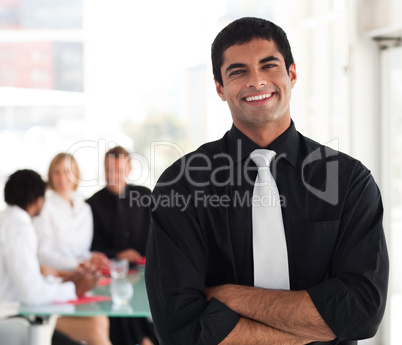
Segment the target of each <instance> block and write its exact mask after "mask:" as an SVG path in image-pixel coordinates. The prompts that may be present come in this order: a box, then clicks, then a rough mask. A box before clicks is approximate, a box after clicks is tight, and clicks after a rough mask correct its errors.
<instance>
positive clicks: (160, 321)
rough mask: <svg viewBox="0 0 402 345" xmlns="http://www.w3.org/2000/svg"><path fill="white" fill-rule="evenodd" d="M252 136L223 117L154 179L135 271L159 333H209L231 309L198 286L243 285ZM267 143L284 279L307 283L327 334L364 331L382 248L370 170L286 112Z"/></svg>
mask: <svg viewBox="0 0 402 345" xmlns="http://www.w3.org/2000/svg"><path fill="white" fill-rule="evenodd" d="M256 148H259V147H258V146H257V145H256V144H255V143H253V142H252V141H251V140H250V139H249V138H247V137H246V136H245V135H244V134H243V133H241V132H240V131H239V130H238V129H237V128H236V127H234V126H233V127H232V128H231V130H230V131H229V132H228V133H226V135H225V136H224V137H223V138H222V139H221V140H218V141H215V142H212V143H208V144H205V145H203V146H201V147H200V148H199V149H198V150H196V151H195V152H193V153H190V154H188V155H186V156H184V157H183V158H182V159H180V160H178V161H177V162H175V163H174V164H173V165H172V166H170V167H169V168H168V169H167V170H166V171H165V172H164V173H163V174H162V176H161V178H160V179H159V181H158V184H157V186H156V187H155V189H154V192H153V200H154V205H153V210H152V212H151V227H150V233H149V239H148V249H147V251H148V256H147V266H146V271H145V274H146V283H147V289H148V297H149V302H150V307H151V311H152V315H153V320H154V325H155V329H156V332H157V334H158V335H159V338H160V343H161V344H162V345H168V344H169V345H170V344H218V343H219V342H220V341H222V340H223V339H224V338H225V337H226V336H227V335H228V334H229V333H230V332H231V331H232V329H233V328H234V327H235V326H236V324H237V322H238V320H239V315H238V314H236V313H235V312H234V311H233V310H231V309H229V308H228V307H227V306H226V305H224V304H223V303H221V302H220V301H218V300H217V299H212V300H211V301H207V300H206V299H205V287H208V286H216V285H222V284H240V285H248V286H253V282H254V277H253V274H254V273H253V247H252V243H253V242H252V218H251V207H252V206H251V199H252V192H253V184H254V181H255V178H256V175H257V171H256V167H255V165H254V163H253V162H252V161H251V160H250V158H249V155H250V153H251V152H252V151H253V150H254V149H256ZM268 148H269V149H272V150H274V151H275V152H276V153H277V156H276V160H275V161H274V162H273V165H272V167H271V170H272V171H273V175H274V177H275V179H276V182H277V185H278V189H279V192H280V194H281V200H282V215H283V222H284V227H285V234H286V243H287V248H288V262H289V276H290V288H291V290H307V292H308V293H309V295H310V297H311V298H312V301H313V303H314V304H315V306H316V308H317V310H318V311H319V313H320V314H321V316H322V317H323V319H324V320H325V322H326V323H327V324H328V326H329V327H330V328H331V330H332V331H333V332H334V333H335V335H336V336H337V339H336V340H335V341H334V342H332V343H340V344H355V343H356V342H355V341H354V340H356V339H362V338H367V337H372V336H373V335H374V334H375V332H376V330H377V328H378V326H379V323H380V321H381V319H382V316H383V313H384V308H385V302H386V295H387V283H388V255H387V248H386V243H385V238H384V232H383V228H382V214H383V209H382V203H381V197H380V192H379V190H378V188H377V185H376V184H375V182H374V180H373V178H372V176H371V174H370V172H369V171H368V170H367V169H366V168H365V167H364V166H363V165H362V164H361V163H360V162H359V161H357V160H355V159H353V158H351V157H349V156H347V155H345V154H343V153H340V152H337V151H334V150H331V149H329V148H327V147H325V146H322V145H320V144H318V143H316V142H314V141H312V140H310V139H308V138H306V137H304V136H303V135H301V134H300V133H298V132H297V131H296V129H295V127H294V124H293V122H292V124H291V126H290V127H289V128H288V129H287V130H286V131H285V132H284V133H283V134H282V135H281V136H280V137H279V138H277V139H276V140H275V141H274V142H273V143H272V144H271V145H269V147H268ZM187 201H189V202H188V204H187ZM267 227H269V220H268V219H267ZM317 344H318V343H317ZM320 344H321V343H320ZM322 344H327V343H322Z"/></svg>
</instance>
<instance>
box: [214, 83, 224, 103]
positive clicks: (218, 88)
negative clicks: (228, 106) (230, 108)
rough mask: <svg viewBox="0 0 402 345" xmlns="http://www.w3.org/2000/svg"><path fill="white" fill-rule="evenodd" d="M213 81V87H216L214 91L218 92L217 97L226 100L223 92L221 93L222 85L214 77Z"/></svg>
mask: <svg viewBox="0 0 402 345" xmlns="http://www.w3.org/2000/svg"><path fill="white" fill-rule="evenodd" d="M214 82H215V87H216V92H217V93H218V95H219V97H220V98H221V100H222V101H224V102H225V101H226V97H225V94H224V93H223V86H222V85H221V84H219V83H218V82H217V81H216V79H215V78H214Z"/></svg>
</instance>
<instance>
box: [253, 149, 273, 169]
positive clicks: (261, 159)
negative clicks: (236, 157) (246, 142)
mask: <svg viewBox="0 0 402 345" xmlns="http://www.w3.org/2000/svg"><path fill="white" fill-rule="evenodd" d="M275 156H276V152H275V151H272V150H267V149H257V150H254V151H253V152H251V153H250V158H251V159H252V161H253V162H254V163H255V165H256V166H257V167H259V168H262V167H268V168H269V166H270V164H271V161H272V159H273V158H274V157H275Z"/></svg>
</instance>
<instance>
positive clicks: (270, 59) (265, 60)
mask: <svg viewBox="0 0 402 345" xmlns="http://www.w3.org/2000/svg"><path fill="white" fill-rule="evenodd" d="M269 61H281V60H280V59H279V58H277V57H275V56H273V55H271V56H267V57H266V58H264V59H262V60H260V61H259V62H260V64H263V63H266V62H269Z"/></svg>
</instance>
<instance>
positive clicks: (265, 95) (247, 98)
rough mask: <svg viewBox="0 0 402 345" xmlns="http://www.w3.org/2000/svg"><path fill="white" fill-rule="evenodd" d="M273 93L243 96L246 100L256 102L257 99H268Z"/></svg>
mask: <svg viewBox="0 0 402 345" xmlns="http://www.w3.org/2000/svg"><path fill="white" fill-rule="evenodd" d="M272 95H273V93H265V94H262V95H256V96H249V97H245V98H243V99H244V100H245V101H246V102H256V101H261V100H263V99H268V98H271V97H272Z"/></svg>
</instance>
